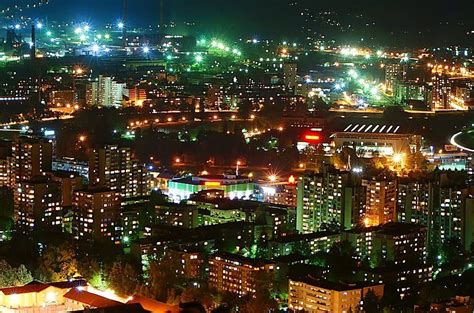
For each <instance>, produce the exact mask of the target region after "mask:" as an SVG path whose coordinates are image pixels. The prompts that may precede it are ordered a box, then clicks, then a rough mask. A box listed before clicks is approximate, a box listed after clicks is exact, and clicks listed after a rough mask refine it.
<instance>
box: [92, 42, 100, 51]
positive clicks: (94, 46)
mask: <svg viewBox="0 0 474 313" xmlns="http://www.w3.org/2000/svg"><path fill="white" fill-rule="evenodd" d="M99 50H100V47H99V45H98V44H94V45H92V51H93V52H94V53H97V52H99Z"/></svg>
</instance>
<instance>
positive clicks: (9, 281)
mask: <svg viewBox="0 0 474 313" xmlns="http://www.w3.org/2000/svg"><path fill="white" fill-rule="evenodd" d="M32 280H33V276H32V275H31V273H30V272H29V271H28V270H27V269H26V267H25V266H24V265H23V264H21V265H20V266H19V267H17V268H15V267H12V266H11V265H10V264H8V263H7V262H6V261H5V260H0V288H5V287H15V286H22V285H25V284H27V283H29V282H31V281H32Z"/></svg>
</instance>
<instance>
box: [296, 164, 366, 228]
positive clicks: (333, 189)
mask: <svg viewBox="0 0 474 313" xmlns="http://www.w3.org/2000/svg"><path fill="white" fill-rule="evenodd" d="M350 178H351V175H350V173H349V172H341V171H338V170H335V169H324V170H323V172H322V173H306V174H305V175H303V176H302V177H300V180H299V182H298V196H297V209H296V221H297V222H296V228H297V230H298V231H300V232H303V233H310V232H314V231H321V230H329V229H334V228H351V227H352V226H353V225H352V221H353V214H354V211H356V210H358V209H355V208H354V205H355V202H354V203H353V201H352V200H356V199H357V198H356V197H352V193H351V192H350V191H351V190H352V189H350V188H349V190H346V187H350V185H351V183H350ZM346 191H347V192H349V194H348V196H347V198H346V194H345V192H346Z"/></svg>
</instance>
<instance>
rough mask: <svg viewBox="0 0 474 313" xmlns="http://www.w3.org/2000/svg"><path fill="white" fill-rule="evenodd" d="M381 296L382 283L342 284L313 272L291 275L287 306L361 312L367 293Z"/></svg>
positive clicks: (312, 312) (312, 310)
mask: <svg viewBox="0 0 474 313" xmlns="http://www.w3.org/2000/svg"><path fill="white" fill-rule="evenodd" d="M369 292H372V293H373V294H374V295H375V296H376V297H378V298H382V296H383V294H384V285H383V284H378V285H376V284H371V285H369V284H343V283H339V282H332V281H326V280H322V279H317V278H315V277H314V276H312V275H309V274H308V275H307V276H306V277H297V278H291V279H290V280H289V287H288V306H289V308H290V309H291V310H294V312H308V313H319V312H332V313H346V312H359V310H360V308H361V303H362V300H363V299H364V297H365V296H366V295H367V293H369Z"/></svg>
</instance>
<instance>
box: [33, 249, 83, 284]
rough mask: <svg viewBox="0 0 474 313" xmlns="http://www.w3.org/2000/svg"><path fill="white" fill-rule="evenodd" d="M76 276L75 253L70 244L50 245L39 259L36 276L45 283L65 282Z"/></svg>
mask: <svg viewBox="0 0 474 313" xmlns="http://www.w3.org/2000/svg"><path fill="white" fill-rule="evenodd" d="M76 275H78V265H77V260H76V252H75V251H74V247H73V246H72V245H71V244H70V243H63V244H60V245H58V246H53V245H50V246H48V247H47V248H46V250H45V251H44V253H43V255H41V257H40V261H39V266H38V276H39V277H40V279H41V280H46V281H52V282H55V281H65V280H68V279H70V278H72V277H74V276H76Z"/></svg>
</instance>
